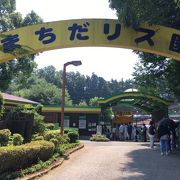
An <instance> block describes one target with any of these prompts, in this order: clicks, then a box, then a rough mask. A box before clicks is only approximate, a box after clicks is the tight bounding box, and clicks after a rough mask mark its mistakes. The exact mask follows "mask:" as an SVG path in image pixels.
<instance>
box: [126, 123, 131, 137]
mask: <svg viewBox="0 0 180 180" xmlns="http://www.w3.org/2000/svg"><path fill="white" fill-rule="evenodd" d="M127 131H128V138H129V140H131V135H132V125H131V123H129V124H128V126H127Z"/></svg>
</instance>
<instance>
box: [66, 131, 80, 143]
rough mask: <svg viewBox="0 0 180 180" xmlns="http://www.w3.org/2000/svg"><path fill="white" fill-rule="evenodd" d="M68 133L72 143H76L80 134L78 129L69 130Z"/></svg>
mask: <svg viewBox="0 0 180 180" xmlns="http://www.w3.org/2000/svg"><path fill="white" fill-rule="evenodd" d="M67 135H68V137H69V139H70V143H75V142H76V141H77V140H78V139H79V134H78V132H77V131H69V132H68V134H67Z"/></svg>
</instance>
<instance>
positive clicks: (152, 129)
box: [149, 121, 155, 149]
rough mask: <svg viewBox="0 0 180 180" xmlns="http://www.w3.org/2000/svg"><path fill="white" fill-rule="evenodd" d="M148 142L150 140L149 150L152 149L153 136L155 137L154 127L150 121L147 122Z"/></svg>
mask: <svg viewBox="0 0 180 180" xmlns="http://www.w3.org/2000/svg"><path fill="white" fill-rule="evenodd" d="M149 125H150V126H149V140H150V148H151V149H153V148H154V136H155V126H154V122H153V121H150V122H149Z"/></svg>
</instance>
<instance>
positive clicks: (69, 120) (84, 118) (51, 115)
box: [42, 105, 101, 136]
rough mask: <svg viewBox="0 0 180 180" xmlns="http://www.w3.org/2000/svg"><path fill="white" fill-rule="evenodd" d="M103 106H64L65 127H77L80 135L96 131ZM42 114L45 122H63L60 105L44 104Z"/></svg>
mask: <svg viewBox="0 0 180 180" xmlns="http://www.w3.org/2000/svg"><path fill="white" fill-rule="evenodd" d="M100 113H101V108H99V107H94V106H66V107H65V108H64V127H65V128H77V129H78V130H79V133H80V135H85V136H86V135H87V136H89V135H91V134H95V133H96V126H97V124H98V121H99V115H100ZM42 115H43V116H45V122H51V123H57V124H60V122H61V107H60V106H59V105H44V107H43V108H42Z"/></svg>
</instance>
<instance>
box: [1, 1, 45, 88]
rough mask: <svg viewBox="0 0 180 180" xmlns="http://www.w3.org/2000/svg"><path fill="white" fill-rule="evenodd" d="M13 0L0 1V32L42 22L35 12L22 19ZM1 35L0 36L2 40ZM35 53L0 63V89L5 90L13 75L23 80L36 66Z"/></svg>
mask: <svg viewBox="0 0 180 180" xmlns="http://www.w3.org/2000/svg"><path fill="white" fill-rule="evenodd" d="M15 10H16V2H15V0H2V1H1V2H0V32H5V31H9V30H12V29H15V28H19V27H22V26H27V25H31V24H36V23H40V22H42V19H41V18H40V17H39V16H38V15H37V14H36V13H35V12H33V11H32V12H31V13H29V14H28V15H27V16H26V17H25V18H24V19H23V18H22V15H21V14H20V13H17V12H15ZM2 38H3V37H1V36H0V39H1V40H2ZM34 58H35V55H28V56H24V57H22V58H18V59H14V60H11V61H9V62H6V63H1V64H0V90H2V91H5V90H6V89H7V88H8V86H9V84H10V83H11V81H12V80H13V78H14V77H17V76H19V80H20V81H21V82H25V81H26V79H27V78H28V77H29V76H30V74H31V72H32V71H33V69H34V68H35V67H36V63H35V62H34Z"/></svg>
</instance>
